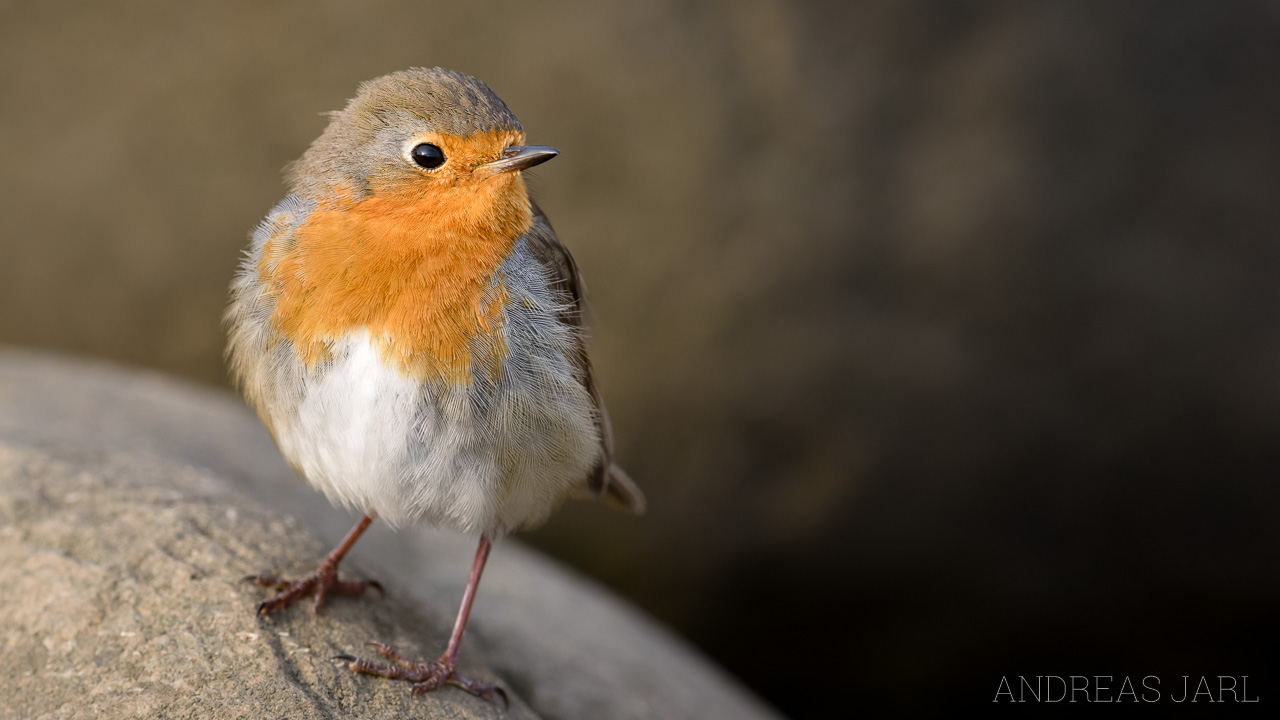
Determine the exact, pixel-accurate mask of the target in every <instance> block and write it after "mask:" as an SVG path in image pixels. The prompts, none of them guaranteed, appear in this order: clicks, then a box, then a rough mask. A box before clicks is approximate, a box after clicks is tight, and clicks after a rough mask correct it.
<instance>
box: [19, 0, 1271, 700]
mask: <svg viewBox="0 0 1280 720" xmlns="http://www.w3.org/2000/svg"><path fill="white" fill-rule="evenodd" d="M412 65H427V66H430V65H445V66H448V67H453V68H457V69H460V70H463V71H466V72H468V73H471V74H474V75H477V76H478V77H480V78H482V79H484V80H485V81H486V82H488V83H489V84H490V85H491V86H492V87H493V88H494V89H495V90H496V91H497V92H498V93H499V94H500V95H501V96H502V97H503V98H504V99H505V100H506V101H507V102H508V104H510V105H511V107H512V108H513V109H514V110H515V111H516V113H517V114H518V115H519V116H520V118H521V119H522V121H523V122H524V125H525V127H526V129H527V130H528V131H529V137H530V140H531V141H532V142H538V143H547V144H553V145H556V146H557V147H559V148H560V149H561V150H562V151H563V157H561V158H560V159H558V160H556V161H555V162H554V163H551V164H549V165H546V166H544V167H543V168H539V169H538V171H537V173H536V177H535V178H534V181H533V184H534V189H535V193H536V196H537V197H538V199H539V201H540V202H541V204H542V205H543V207H544V209H545V210H546V211H547V212H548V214H549V215H550V217H551V219H552V221H553V222H554V224H555V226H556V228H557V230H558V231H559V233H560V236H561V238H562V239H563V240H564V241H565V242H566V244H567V245H568V246H569V247H570V248H571V249H572V250H573V251H574V252H575V254H576V255H577V257H578V259H579V262H580V264H581V266H582V268H583V271H584V273H585V275H586V278H587V281H588V284H589V286H590V290H591V294H592V299H593V301H594V308H595V312H594V320H595V330H594V338H593V345H592V349H593V355H594V358H595V362H596V366H597V368H598V372H599V377H600V381H601V383H602V385H603V389H604V392H605V395H606V397H607V398H608V400H609V405H610V408H611V410H612V412H613V415H614V420H615V425H616V428H617V434H618V440H619V444H620V446H621V447H620V450H621V456H622V460H623V461H624V464H625V465H626V466H627V467H628V468H629V469H630V471H631V473H632V475H633V476H634V477H636V478H637V479H638V480H639V481H640V482H641V483H642V484H643V485H644V486H645V488H646V489H647V491H648V493H649V495H650V500H651V506H652V510H651V512H650V514H649V515H648V516H647V517H645V518H643V519H639V520H636V519H631V518H625V517H622V516H619V515H615V514H611V513H607V512H603V511H601V510H599V509H598V508H593V507H587V506H571V507H569V508H567V509H566V511H564V512H562V513H561V514H560V515H559V516H557V518H556V519H554V520H553V521H552V523H551V524H550V525H548V526H547V527H546V528H545V529H543V530H540V531H538V532H535V533H532V534H531V535H529V536H527V537H528V539H529V540H531V541H532V542H534V543H535V544H537V545H539V546H541V547H543V548H544V549H546V550H548V551H550V552H552V553H554V554H555V555H557V556H559V557H561V558H563V559H565V560H566V561H568V562H570V563H573V564H574V565H576V566H578V567H580V568H582V569H583V570H585V571H586V572H588V573H591V574H593V575H595V576H596V577H598V578H600V579H601V580H602V581H604V582H606V583H608V584H609V585H611V586H612V587H614V588H616V589H617V590H618V591H620V592H622V593H623V594H625V595H627V596H629V597H630V598H632V599H633V600H634V601H635V602H636V603H638V604H639V605H641V606H642V607H644V608H646V609H647V610H649V611H651V612H652V613H654V614H656V615H657V616H658V617H660V618H662V619H664V620H665V621H667V622H668V623H670V624H671V625H672V626H674V627H675V628H677V629H678V630H679V631H680V632H681V633H683V634H684V635H686V636H687V637H689V638H690V639H692V641H693V642H695V643H696V644H698V645H699V646H700V647H701V648H703V649H704V650H705V651H706V652H707V653H708V654H709V655H710V656H712V657H713V658H715V659H716V660H717V661H719V662H720V663H721V664H723V665H724V666H726V667H728V668H729V669H730V670H731V671H732V672H734V673H735V674H737V675H738V676H739V677H741V678H742V679H743V680H744V681H746V682H747V683H748V684H750V685H751V686H752V687H754V688H755V689H756V690H757V691H758V692H759V693H761V694H762V695H763V696H764V697H766V698H767V699H768V700H769V701H771V702H772V703H774V704H775V705H777V706H778V707H779V708H781V709H782V710H783V711H785V712H786V713H788V714H790V715H792V716H794V717H796V718H813V717H830V716H832V715H837V716H838V715H842V714H843V711H842V709H844V708H849V707H861V708H868V707H876V706H882V705H883V706H892V707H896V708H902V707H908V706H912V707H921V708H932V709H937V710H955V709H961V708H982V709H985V708H988V707H990V702H991V699H992V697H993V696H994V694H995V692H996V689H997V683H998V681H999V679H1000V677H1001V676H1005V675H1008V676H1016V675H1037V674H1058V675H1068V674H1072V673H1075V674H1088V675H1096V674H1111V675H1117V676H1121V675H1134V676H1143V675H1148V674H1156V675H1161V674H1163V676H1164V677H1165V678H1166V680H1165V684H1166V687H1168V688H1170V689H1172V686H1173V684H1174V683H1175V681H1177V682H1180V680H1179V679H1178V676H1179V675H1182V674H1191V675H1199V674H1205V675H1210V676H1213V675H1237V676H1238V675H1244V674H1248V675H1250V676H1251V677H1252V678H1254V680H1253V681H1254V682H1257V683H1258V684H1257V685H1256V686H1251V687H1253V688H1256V689H1257V691H1258V692H1260V693H1261V694H1262V698H1263V701H1264V706H1265V703H1266V701H1267V693H1268V692H1270V693H1271V698H1273V699H1274V698H1276V694H1275V689H1277V683H1276V682H1275V679H1276V677H1275V672H1276V670H1277V668H1278V665H1280V663H1278V662H1277V655H1276V649H1275V648H1276V647H1277V643H1278V642H1280V623H1278V622H1277V618H1278V617H1280V615H1278V614H1277V613H1278V611H1280V581H1278V578H1280V576H1278V574H1277V572H1278V570H1280V486H1278V485H1277V482H1276V479H1277V477H1276V476H1277V472H1278V471H1280V443H1278V440H1280V242H1278V240H1280V238H1278V237H1277V229H1278V228H1280V75H1278V72H1280V6H1278V5H1277V4H1276V3H1274V2H1253V3H1251V2H1174V1H1170V0H1151V1H1149V2H1114V1H1096V2H1034V1H1023V2H986V3H975V2H957V1H954V0H936V1H925V0H911V1H897V0H886V1H884V2H874V3H857V2H812V3H792V2H780V1H776V0H745V1H739V0H734V1H730V0H721V1H719V2H703V3H693V2H675V1H667V2H645V3H636V2H629V1H625V0H613V1H611V2H580V3H571V2H555V3H499V2H477V3H467V4H458V5H456V6H455V5H454V4H445V3H420V2H408V1H407V0H405V1H392V0H380V1H374V2H367V3H341V2H302V1H298V0H292V1H284V2H272V3H257V2H247V1H246V0H236V1H234V2H221V3H207V4H199V5H198V4H186V3H182V4H179V3H167V2H160V1H159V0H152V1H150V2H128V3H114V4H107V3H102V4H89V3H61V2H45V3H39V4H37V3H18V2H4V1H2V0H0V98H3V100H2V101H0V168H2V169H0V249H2V250H3V253H2V255H0V257H2V259H0V342H4V343H9V344H19V345H30V346H39V347H46V348H54V349H58V350H64V351H68V352H73V353H80V354H87V355H94V356H100V357H104V358H109V359H112V360H116V361H119V362H124V363H131V364H136V365H142V366H147V367H152V368H158V369H161V370H166V371H169V372H173V373H176V374H179V375H183V376H186V377H188V378H192V379H195V380H198V381H201V382H204V383H209V384H213V385H221V386H225V385H226V384H227V380H226V375H225V372H224V369H223V365H222V360H221V351H222V343H223V335H222V331H221V329H220V326H219V318H220V314H221V311H222V308H223V305H224V302H225V296H226V288H227V283H228V281H229V279H230V277H231V274H232V270H233V267H234V266H235V264H236V262H237V259H238V255H239V252H240V250H241V249H242V248H243V246H244V245H245V243H246V239H247V233H248V231H249V229H250V228H251V227H252V226H253V225H254V224H255V223H256V222H257V221H258V220H259V218H260V217H261V216H262V215H263V214H265V212H266V210H267V209H268V208H269V207H270V206H271V205H272V204H273V203H274V202H275V201H276V200H277V199H279V198H280V197H281V196H282V195H283V186H282V184H281V180H280V170H281V168H282V166H283V165H284V164H285V163H286V162H288V161H289V160H292V159H293V158H295V157H297V156H298V155H299V154H300V153H301V152H302V151H303V149H304V148H305V147H306V146H307V144H308V143H309V142H310V141H311V140H312V139H313V138H314V137H315V136H316V135H317V134H318V133H319V132H320V130H321V129H322V128H323V126H324V122H325V120H324V118H323V117H322V116H321V115H320V113H321V112H322V111H327V110H333V109H337V108H339V107H341V106H342V105H343V103H344V102H345V100H346V99H347V98H348V97H349V96H350V95H351V94H352V93H353V92H354V90H355V87H356V85H357V83H359V82H360V81H361V80H365V79H368V78H371V77H374V76H376V75H380V74H382V73H385V72H389V71H391V70H396V69H401V68H404V67H408V66H412Z"/></svg>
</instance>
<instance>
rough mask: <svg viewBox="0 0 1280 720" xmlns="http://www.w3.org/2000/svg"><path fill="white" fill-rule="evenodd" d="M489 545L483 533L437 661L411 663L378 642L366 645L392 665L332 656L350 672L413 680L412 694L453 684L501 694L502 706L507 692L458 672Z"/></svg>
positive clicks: (479, 693) (488, 694) (482, 694)
mask: <svg viewBox="0 0 1280 720" xmlns="http://www.w3.org/2000/svg"><path fill="white" fill-rule="evenodd" d="M490 547H492V542H491V541H490V540H489V537H488V536H487V535H486V536H482V537H481V538H480V547H478V548H476V559H475V561H474V562H472V563H471V577H470V578H469V579H468V580H467V590H466V592H464V593H463V594H462V606H461V607H460V608H458V619H457V620H455V621H454V623H453V634H452V635H450V636H449V646H448V647H447V648H445V651H444V655H441V656H440V659H439V660H436V661H435V662H433V663H421V662H413V661H412V660H407V659H405V658H404V656H402V655H401V654H400V653H398V652H396V651H395V649H394V648H392V647H390V646H387V645H383V644H382V643H377V642H375V643H369V644H370V645H372V646H374V647H375V648H377V649H378V652H379V653H380V654H381V655H382V656H383V657H385V658H387V659H389V660H391V662H392V663H394V664H393V665H378V664H376V663H372V662H369V661H368V660H361V659H359V658H356V657H352V656H351V655H337V656H335V659H338V660H345V661H346V662H347V667H349V668H351V670H352V671H353V672H358V673H365V674H366V675H377V676H379V677H385V678H392V679H394V680H407V681H409V682H411V683H413V694H414V696H415V697H416V696H418V695H421V694H422V693H427V692H431V691H432V690H438V689H440V688H441V687H444V686H445V685H453V686H455V687H460V688H462V689H463V690H466V691H467V692H469V693H471V694H472V695H476V696H478V697H482V698H484V699H485V700H493V698H494V697H501V698H502V702H503V704H504V705H505V704H506V702H507V693H506V692H505V691H504V690H503V689H502V688H500V687H498V686H497V685H493V684H491V683H486V682H480V681H478V680H471V679H469V678H466V677H463V676H462V675H459V674H458V649H459V648H460V647H461V646H462V632H463V631H464V630H466V628H467V617H468V616H470V615H471V604H472V603H473V602H475V599H476V588H478V587H479V586H480V574H481V573H482V572H484V563H485V561H486V560H488V559H489V548H490Z"/></svg>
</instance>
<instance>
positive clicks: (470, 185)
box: [226, 68, 644, 699]
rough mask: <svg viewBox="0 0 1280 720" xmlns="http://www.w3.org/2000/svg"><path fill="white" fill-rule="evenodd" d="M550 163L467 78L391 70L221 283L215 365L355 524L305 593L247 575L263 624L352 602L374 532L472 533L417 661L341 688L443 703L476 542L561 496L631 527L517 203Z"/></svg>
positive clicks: (546, 229)
mask: <svg viewBox="0 0 1280 720" xmlns="http://www.w3.org/2000/svg"><path fill="white" fill-rule="evenodd" d="M558 154H559V153H558V152H557V151H556V150H555V148H551V147H547V146H543V145H526V144H525V134H524V130H523V129H522V127H521V125H520V121H519V120H517V119H516V116H515V115H514V114H513V113H512V112H511V110H510V109H508V108H507V106H506V104H505V103H503V102H502V100H500V99H499V98H498V96H497V95H495V94H494V93H493V91H492V90H490V89H489V88H488V86H486V85H485V84H484V83H482V82H480V81H479V80H477V79H475V78H473V77H470V76H467V75H464V74H462V73H459V72H455V71H452V70H445V69H442V68H433V69H429V70H428V69H424V68H413V69H409V70H405V71H402V72H395V73H391V74H389V75H386V76H383V77H380V78H377V79H375V80H370V81H368V82H365V83H363V84H362V85H360V87H359V90H358V91H357V93H356V97H355V98H354V99H352V100H351V101H350V102H348V103H347V106H346V108H345V109H343V110H341V111H338V112H336V113H333V114H332V115H331V119H330V122H329V125H328V127H327V128H326V129H325V131H324V132H323V133H322V134H321V135H320V137H319V138H318V139H317V140H316V141H315V142H314V143H312V145H311V147H310V148H309V149H308V150H307V151H306V152H305V153H304V154H303V156H302V158H301V159H300V160H298V161H297V162H296V163H294V164H293V165H291V166H290V167H289V169H288V170H287V177H288V182H289V186H290V194H289V195H288V196H286V197H285V199H284V200H282V201H281V202H280V203H279V204H278V205H276V206H275V208H273V209H272V210H271V212H270V213H269V214H268V216H267V218H266V219H265V220H263V222H262V223H261V224H260V225H259V226H258V228H257V229H256V231H255V232H254V233H253V238H252V242H251V244H250V247H249V250H248V253H247V255H246V257H245V259H244V261H243V263H242V264H241V266H240V268H239V271H238V272H237V274H236V277H235V280H234V281H233V283H232V285H231V304H230V307H229V308H228V310H227V314H226V322H227V326H228V334H229V340H228V345H227V357H228V361H229V364H230V368H231V373H232V375H233V376H234V379H235V380H236V382H237V384H238V385H239V387H240V388H241V389H242V391H243V392H244V394H245V397H246V398H247V399H248V401H249V403H250V404H251V405H252V406H253V407H254V408H255V409H256V410H257V412H258V416H259V417H260V418H261V419H262V421H263V423H264V424H265V425H266V426H267V428H268V429H269V430H270V431H271V434H272V436H273V437H274V438H275V441H276V444H277V445H278V446H279V448H280V451H281V453H283V455H284V457H285V458H286V459H287V460H288V461H289V462H290V464H292V465H293V467H294V469H295V470H296V471H297V472H298V474H299V475H300V476H301V477H302V478H303V479H305V480H306V481H307V482H308V483H309V484H310V485H311V486H312V487H314V488H316V489H318V490H320V491H321V492H323V493H324V494H325V495H326V496H327V497H328V498H329V500H330V501H331V502H334V503H335V504H342V505H344V506H347V507H352V508H355V509H357V510H359V511H360V512H362V513H363V514H364V516H363V518H361V520H360V521H359V523H357V524H356V526H355V527H354V528H352V530H351V532H349V533H348V534H347V536H346V537H345V538H344V539H343V540H342V542H341V543H340V544H339V545H338V546H337V547H336V548H334V550H333V552H331V553H329V555H328V556H327V557H326V558H325V559H324V560H323V561H322V562H321V563H320V565H319V567H317V568H316V570H315V571H314V572H313V573H311V574H310V575H308V576H306V577H305V578H302V579H301V580H298V581H289V580H281V579H279V578H276V577H271V576H266V575H258V576H250V577H249V578H247V580H251V581H253V582H255V583H257V584H258V585H261V586H264V587H271V588H274V589H277V590H279V591H280V592H279V594H277V595H276V596H275V597H273V598H271V599H270V600H267V601H266V602H263V603H262V604H261V605H259V606H258V613H259V614H262V615H265V614H268V613H271V612H273V611H275V610H278V609H280V608H283V607H285V606H287V605H289V604H290V603H292V602H293V601H295V600H297V599H298V598H300V597H302V596H304V595H306V594H308V593H314V595H315V610H316V611H317V612H319V611H320V610H321V608H322V606H323V605H324V601H325V597H326V596H328V595H359V594H362V593H364V592H365V591H366V590H367V589H368V588H369V587H375V588H377V589H378V590H379V591H381V590H382V587H381V586H380V585H378V584H377V583H376V582H373V581H365V580H340V579H338V565H339V563H340V562H341V561H342V558H343V557H344V556H345V555H346V553H347V552H348V551H349V550H350V549H351V547H352V545H354V544H355V542H356V541H357V540H358V539H359V537H360V535H361V534H362V533H363V532H364V531H365V530H366V529H367V528H368V527H369V525H370V523H372V522H373V521H374V519H375V518H382V519H383V520H385V521H386V522H387V523H389V524H390V525H392V526H393V527H394V526H400V525H407V524H410V523H425V524H429V525H436V526H443V527H448V528H453V529H454V530H457V531H460V532H463V533H469V534H474V535H479V538H480V540H479V547H478V548H477V550H476V555H475V561H474V563H473V564H472V567H471V575H470V578H469V579H468V581H467V587H466V590H465V592H464V594H463V598H462V603H461V607H460V608H459V610H458V616H457V621H456V622H455V624H454V628H453V633H452V635H451V636H450V638H449V644H448V646H447V648H446V649H445V651H444V654H443V655H441V656H440V658H439V659H438V660H436V661H435V662H431V663H422V662H413V661H410V660H407V659H405V658H404V657H402V656H401V655H399V654H398V653H397V652H396V651H395V650H394V649H392V648H390V647H388V646H385V645H381V644H379V643H373V645H374V646H376V647H377V648H378V650H379V652H380V653H381V654H382V655H384V656H385V657H387V658H389V659H390V660H391V661H392V664H390V665H379V664H375V663H372V662H369V661H366V660H362V659H357V658H354V657H352V656H349V655H340V656H338V657H339V658H341V659H343V660H345V661H347V663H348V666H349V667H350V669H351V670H353V671H355V672H360V673H368V674H372V675H379V676H383V677H388V678H395V679H401V680H407V681H410V682H412V683H414V685H413V694H414V695H415V696H416V695H418V694H421V693H424V692H429V691H431V690H435V689H437V688H440V687H442V686H444V685H446V684H450V685H455V686H457V687H460V688H462V689H464V690H466V691H468V692H470V693H472V694H475V695H478V696H481V697H484V698H486V699H492V698H493V697H494V696H495V695H502V696H503V697H504V698H505V694H504V693H503V692H502V690H501V689H500V688H498V687H496V686H494V685H492V684H489V683H483V682H479V681H476V680H471V679H468V678H466V677H463V676H462V675H461V674H459V673H458V671H457V667H458V651H459V646H460V645H461V642H462V634H463V631H464V629H465V628H466V624H467V617H468V615H469V613H470V610H471V604H472V601H473V600H474V599H475V595H476V588H477V586H478V584H479V582H480V574H481V572H482V571H483V569H484V564H485V560H486V559H487V558H488V556H489V550H490V547H491V546H492V544H493V543H494V542H495V541H496V540H498V539H499V538H501V537H502V536H504V535H505V534H506V533H508V532H511V531H513V530H517V529H521V528H528V527H531V526H535V525H538V524H540V523H542V522H544V521H545V520H546V518H547V516H548V515H549V514H550V513H551V511H552V510H553V509H554V508H555V507H556V506H557V505H558V504H559V503H560V502H561V501H562V500H564V499H565V498H566V497H568V496H570V495H581V496H586V497H590V498H596V499H600V500H603V501H606V502H607V503H609V504H612V505H615V506H618V507H621V508H624V509H627V510H630V511H633V512H636V513H639V512H641V511H643V508H644V497H643V495H642V494H641V492H640V490H639V489H638V488H637V487H636V485H635V484H634V483H633V482H632V481H631V480H630V478H628V477H627V475H626V474H625V473H624V472H623V471H622V470H621V469H619V468H618V466H617V465H615V464H614V463H613V447H612V438H611V431H610V426H609V416H608V415H607V414H606V412H605V408H604V404H603V403H602V402H601V399H600V393H599V391H598V390H597V389H596V385H595V382H594V381H593V380H592V375H591V364H590V362H589V361H588V359H587V353H586V349H585V346H584V337H583V330H584V328H583V319H582V313H583V309H584V308H583V297H582V292H583V285H582V280H581V278H580V277H579V275H578V270H577V267H576V266H575V265H574V262H573V258H572V257H571V256H570V255H569V252H568V251H567V250H566V249H565V248H564V246H563V245H561V244H560V241H559V239H558V238H557V237H556V234H555V231H553V230H552V229H551V225H550V224H549V223H548V222H547V218H546V216H545V215H543V213H542V211H541V210H540V209H539V208H538V206H537V205H536V204H534V203H533V201H532V200H531V199H530V197H529V192H528V189H527V188H526V186H525V181H524V178H523V175H522V173H523V171H525V170H528V169H529V168H532V167H534V166H535V165H539V164H541V163H543V162H546V161H547V160H550V159H551V158H553V157H555V156H556V155H558Z"/></svg>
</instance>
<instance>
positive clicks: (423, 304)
mask: <svg viewBox="0 0 1280 720" xmlns="http://www.w3.org/2000/svg"><path fill="white" fill-rule="evenodd" d="M385 190H386V191H385V192H377V191H376V189H375V193H374V194H373V195H371V196H369V197H366V198H362V199H359V200H354V201H353V200H350V199H337V200H333V201H332V202H329V203H327V204H321V205H320V206H319V207H318V208H317V209H316V210H315V211H314V212H313V213H312V214H311V215H310V217H308V218H307V220H306V221H305V222H304V223H303V224H302V225H301V226H300V227H299V228H298V229H297V230H296V231H295V232H294V233H293V236H292V238H291V239H287V240H283V241H268V243H267V246H266V247H264V251H263V256H262V259H261V260H260V262H259V265H258V272H259V276H260V278H261V279H262V280H263V282H264V286H265V287H267V288H268V292H269V293H271V294H272V295H274V296H275V300H276V309H275V313H274V315H273V316H272V322H273V326H274V328H275V330H276V331H277V332H278V333H279V334H280V335H282V336H283V337H284V338H287V339H288V340H290V341H292V342H293V344H294V346H295V348H296V351H297V353H298V356H299V358H300V360H301V361H303V362H305V363H307V364H309V365H314V364H315V363H318V362H321V361H323V360H324V359H326V358H328V357H329V356H330V353H331V350H332V347H333V342H334V341H335V340H337V339H339V338H341V337H342V336H344V335H345V334H347V333H349V332H353V331H359V330H368V331H369V334H370V337H371V338H372V340H373V341H374V343H375V344H376V346H377V347H378V348H379V350H380V352H381V353H382V357H383V359H384V360H385V361H386V362H387V363H389V364H392V365H394V366H396V367H398V368H399V369H400V370H401V371H402V372H404V373H406V374H408V375H411V376H413V377H417V378H420V379H440V380H445V381H448V382H451V383H454V384H465V383H468V382H470V380H471V371H472V365H473V363H476V362H479V363H483V364H484V367H485V368H487V369H488V370H490V371H491V372H493V373H496V372H497V370H498V368H499V367H500V364H501V361H502V358H503V357H504V356H505V354H506V347H505V345H504V344H503V340H502V334H501V329H502V326H503V322H504V318H505V315H504V312H503V305H504V304H505V302H506V300H507V295H506V290H505V287H504V286H503V281H502V278H498V282H497V283H496V286H495V283H494V274H495V273H496V272H497V270H498V267H499V266H500V265H501V263H502V262H503V260H504V259H505V258H506V257H507V255H508V254H510V252H511V248H512V246H513V245H514V244H515V242H516V240H517V239H518V238H519V237H520V236H521V235H523V234H524V233H525V232H527V231H528V229H529V226H530V224H531V221H532V212H531V208H530V205H529V197H528V193H527V190H526V189H525V185H524V181H523V179H522V178H521V177H520V175H519V173H510V174H507V175H500V176H497V177H493V178H487V179H484V180H483V181H476V182H460V183H457V184H455V185H453V186H450V187H447V188H437V189H432V190H431V191H429V192H422V191H418V192H411V191H406V190H405V189H404V188H399V189H397V188H387V189H385ZM473 356H475V357H473Z"/></svg>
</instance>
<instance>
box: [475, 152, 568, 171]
mask: <svg viewBox="0 0 1280 720" xmlns="http://www.w3.org/2000/svg"><path fill="white" fill-rule="evenodd" d="M559 154H560V151H559V150H557V149H555V148H553V147H551V146H550V145H512V146H511V147H509V148H507V150H506V152H504V153H503V154H502V159H501V160H494V161H493V162H491V163H485V164H484V165H481V166H480V167H478V168H476V169H477V170H480V171H487V172H488V173H489V174H490V175H497V174H498V173H504V172H511V171H512V170H528V169H529V168H531V167H533V166H534V165H541V164H542V163H544V162H546V161H548V160H550V159H551V158H553V157H555V156H557V155H559Z"/></svg>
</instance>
